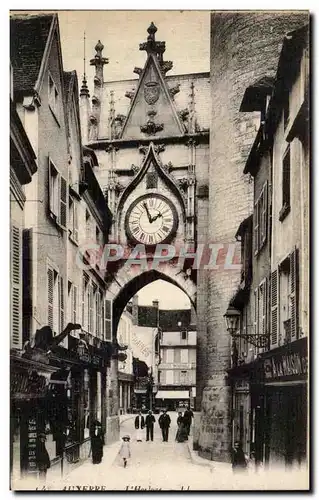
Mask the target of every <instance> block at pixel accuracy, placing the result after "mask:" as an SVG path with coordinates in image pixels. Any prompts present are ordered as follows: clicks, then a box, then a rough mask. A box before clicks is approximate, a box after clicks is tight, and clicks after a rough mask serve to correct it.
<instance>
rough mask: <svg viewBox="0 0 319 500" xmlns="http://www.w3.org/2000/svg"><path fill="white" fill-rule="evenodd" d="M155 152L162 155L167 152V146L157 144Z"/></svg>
mask: <svg viewBox="0 0 319 500" xmlns="http://www.w3.org/2000/svg"><path fill="white" fill-rule="evenodd" d="M154 151H155V153H157V154H159V153H162V152H163V151H165V144H155V145H154Z"/></svg>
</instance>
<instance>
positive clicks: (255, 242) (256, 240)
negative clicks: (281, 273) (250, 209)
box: [254, 202, 259, 255]
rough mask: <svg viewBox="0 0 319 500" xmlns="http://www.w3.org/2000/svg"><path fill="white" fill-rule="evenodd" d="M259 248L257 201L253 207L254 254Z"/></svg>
mask: <svg viewBox="0 0 319 500" xmlns="http://www.w3.org/2000/svg"><path fill="white" fill-rule="evenodd" d="M258 250H259V204H258V202H257V203H256V204H255V207H254V253H255V255H256V254H257V253H258Z"/></svg>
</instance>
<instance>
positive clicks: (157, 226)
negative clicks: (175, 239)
mask: <svg viewBox="0 0 319 500" xmlns="http://www.w3.org/2000/svg"><path fill="white" fill-rule="evenodd" d="M125 226H126V228H127V232H128V235H129V237H130V239H132V240H135V241H136V242H138V243H143V244H144V245H157V244H158V243H163V242H164V241H165V242H166V241H168V239H169V238H170V237H171V236H172V235H173V233H174V232H175V231H176V227H177V212H176V209H175V207H174V205H173V203H172V202H171V201H169V200H168V199H167V198H165V197H164V196H162V195H159V194H146V195H144V196H141V198H138V199H137V200H136V201H135V202H134V203H132V205H131V206H130V208H129V209H128V212H127V214H126V224H125Z"/></svg>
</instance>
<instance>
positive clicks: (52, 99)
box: [49, 74, 59, 121]
mask: <svg viewBox="0 0 319 500" xmlns="http://www.w3.org/2000/svg"><path fill="white" fill-rule="evenodd" d="M49 107H50V109H51V111H52V113H53V115H54V117H55V119H56V120H57V121H59V93H58V90H57V88H56V85H55V83H54V81H53V78H52V76H51V75H50V74H49Z"/></svg>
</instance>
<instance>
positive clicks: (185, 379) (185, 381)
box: [181, 370, 188, 385]
mask: <svg viewBox="0 0 319 500" xmlns="http://www.w3.org/2000/svg"><path fill="white" fill-rule="evenodd" d="M187 384H188V373H187V371H186V370H183V371H181V385H187Z"/></svg>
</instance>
